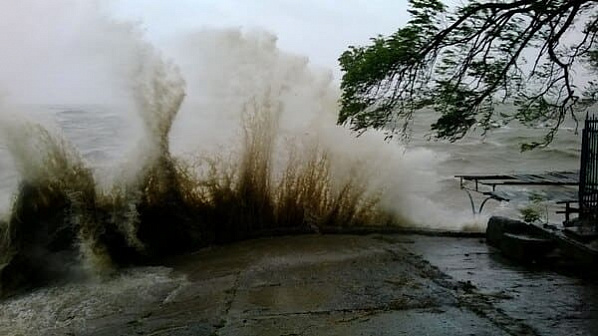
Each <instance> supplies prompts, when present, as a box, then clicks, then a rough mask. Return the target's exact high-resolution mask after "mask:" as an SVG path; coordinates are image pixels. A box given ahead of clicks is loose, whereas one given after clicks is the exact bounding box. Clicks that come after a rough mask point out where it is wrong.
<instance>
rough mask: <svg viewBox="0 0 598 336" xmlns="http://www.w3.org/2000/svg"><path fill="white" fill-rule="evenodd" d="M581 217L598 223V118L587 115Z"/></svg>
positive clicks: (584, 135) (582, 170) (581, 165)
mask: <svg viewBox="0 0 598 336" xmlns="http://www.w3.org/2000/svg"><path fill="white" fill-rule="evenodd" d="M579 218H580V219H581V220H582V221H584V222H586V223H588V222H589V223H591V224H594V225H596V224H597V223H598V221H597V219H598V119H597V118H596V117H594V116H592V117H586V121H585V126H584V129H583V133H582V142H581V164H580V170H579Z"/></svg>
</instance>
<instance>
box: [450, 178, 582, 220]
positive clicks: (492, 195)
mask: <svg viewBox="0 0 598 336" xmlns="http://www.w3.org/2000/svg"><path fill="white" fill-rule="evenodd" d="M455 177H456V178H459V180H460V182H459V186H460V188H461V189H462V190H464V191H465V192H466V193H467V195H468V196H469V200H470V203H471V209H472V212H473V213H474V214H479V213H481V212H482V210H483V209H484V205H486V203H487V202H488V201H489V200H496V201H500V202H509V201H512V200H529V199H530V198H533V197H540V198H541V199H544V200H548V201H553V202H555V203H557V204H565V211H558V212H557V213H564V214H565V217H566V221H567V222H568V221H569V220H570V217H569V216H570V214H571V213H573V212H576V211H578V209H577V208H574V207H572V206H571V204H573V203H577V202H578V194H579V192H578V190H577V189H576V190H573V189H572V188H571V187H573V186H578V185H579V171H553V172H544V173H511V174H473V175H465V174H462V175H456V176H455ZM507 186H519V187H523V186H552V187H563V188H551V189H545V190H533V191H529V190H522V189H510V188H505V187H507ZM498 187H501V188H498ZM471 192H475V193H479V194H482V195H484V196H485V197H486V198H485V199H484V200H483V201H482V203H481V204H480V206H479V208H478V209H476V206H475V202H474V198H473V196H472V194H471Z"/></svg>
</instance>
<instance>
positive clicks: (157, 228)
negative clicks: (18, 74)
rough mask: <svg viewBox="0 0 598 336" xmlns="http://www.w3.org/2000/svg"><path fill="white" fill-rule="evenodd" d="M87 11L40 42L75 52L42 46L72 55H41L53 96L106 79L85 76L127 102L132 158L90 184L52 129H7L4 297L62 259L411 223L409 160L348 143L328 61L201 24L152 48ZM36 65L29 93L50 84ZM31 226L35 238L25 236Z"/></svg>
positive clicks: (378, 147) (106, 95) (377, 143)
mask: <svg viewBox="0 0 598 336" xmlns="http://www.w3.org/2000/svg"><path fill="white" fill-rule="evenodd" d="M61 1H62V0H61ZM87 10H88V9H87ZM87 10H84V13H85V15H84V17H86V18H90V20H89V27H88V26H86V27H85V29H83V30H82V31H81V32H80V33H77V34H75V33H73V34H71V35H69V34H67V35H69V36H70V37H72V38H74V41H75V42H73V43H74V44H71V41H70V40H69V39H68V38H67V37H68V36H66V37H65V36H63V35H61V34H59V33H57V32H59V31H61V30H60V29H57V30H51V31H50V33H51V34H50V36H49V37H50V38H57V39H58V40H60V41H61V43H63V44H64V43H66V45H76V46H78V47H80V48H75V49H74V50H73V52H72V54H69V55H65V54H64V52H63V51H60V52H56V51H54V50H53V49H52V48H49V49H47V50H46V49H44V51H45V52H48V53H49V54H51V55H53V53H55V52H56V53H57V54H58V55H57V56H56V57H52V59H53V60H54V61H56V60H57V59H61V58H62V57H64V60H66V62H64V63H55V62H54V61H53V62H50V65H52V66H56V67H58V68H59V69H61V70H62V71H64V75H65V78H66V79H67V80H66V82H65V83H62V87H63V88H65V90H64V91H61V92H60V93H61V96H63V97H64V96H65V95H68V93H69V87H71V86H73V87H74V86H76V85H73V84H77V83H79V81H78V79H80V76H82V74H84V75H85V76H87V77H86V79H87V80H88V81H89V82H94V80H96V78H97V79H98V82H99V83H101V84H104V85H105V88H104V86H102V85H99V84H98V85H92V87H94V88H99V90H98V91H99V92H98V95H97V97H101V98H103V99H108V101H106V104H107V105H112V104H113V103H114V105H115V106H122V108H121V107H119V109H120V111H121V113H122V115H123V116H130V115H132V114H135V113H136V115H137V116H138V119H137V120H138V122H139V123H140V124H141V127H140V132H139V133H140V134H136V137H135V136H128V137H126V138H123V140H122V142H123V143H124V144H125V145H126V146H124V147H126V149H125V156H126V157H127V158H128V160H124V161H123V162H116V163H113V166H112V167H113V168H112V170H113V171H115V173H113V176H112V179H111V181H112V182H111V184H110V183H107V184H104V183H103V184H99V183H98V182H97V180H98V179H97V178H95V174H97V169H96V167H93V166H91V165H88V163H87V162H85V161H84V160H83V159H81V157H80V155H79V154H78V151H77V149H75V148H73V147H74V146H72V145H70V143H69V142H68V141H66V140H64V139H62V136H60V135H59V134H54V133H52V132H49V131H47V130H46V129H45V128H44V127H43V126H41V125H38V126H34V127H33V126H31V127H33V129H34V131H33V132H30V133H31V134H30V133H27V132H23V133H22V134H30V136H31V139H37V140H34V141H21V140H20V138H19V136H13V135H15V134H16V135H19V134H20V132H21V131H16V133H15V132H14V130H21V129H22V128H15V129H13V130H12V131H13V132H12V133H11V132H6V134H7V135H9V136H8V137H7V139H5V142H6V143H7V146H8V147H9V148H12V149H11V150H10V154H11V156H12V158H13V160H14V161H16V163H17V166H18V167H19V168H18V172H19V175H20V180H21V182H20V186H19V189H18V190H17V191H16V201H15V204H14V206H13V208H12V210H11V216H10V219H9V222H8V223H7V224H5V225H3V227H4V228H6V229H4V232H2V237H3V240H2V241H1V242H0V246H1V248H2V252H0V253H1V254H2V258H4V259H3V260H2V264H3V266H0V267H1V270H0V272H1V275H2V284H3V286H4V287H3V288H2V293H0V294H5V293H6V292H8V290H9V289H10V288H14V287H17V286H20V285H29V284H33V283H31V281H32V280H33V279H35V278H39V279H38V280H39V281H36V282H37V283H43V282H46V281H50V280H52V279H55V278H60V277H65V276H66V277H68V276H70V275H71V270H72V269H77V270H79V269H81V270H83V271H85V272H87V273H89V272H90V271H91V273H93V272H94V271H97V270H102V269H107V270H111V269H113V267H118V266H124V265H130V264H140V263H146V262H150V261H155V260H156V259H159V258H161V257H163V256H166V255H169V254H173V253H181V252H185V251H190V250H193V249H197V248H200V247H202V246H206V245H209V244H213V243H221V242H230V241H235V240H239V239H245V238H250V237H256V236H261V235H267V234H280V233H293V232H318V231H319V230H320V229H321V228H324V227H329V226H335V227H343V226H371V225H389V224H392V225H403V224H405V223H408V219H409V212H410V211H412V209H410V208H409V207H410V206H411V205H413V203H412V202H410V201H409V199H410V195H409V193H410V192H412V191H414V190H415V189H416V187H417V186H418V185H419V183H420V182H419V176H421V175H420V173H419V172H418V171H417V168H419V167H418V166H417V164H416V165H410V164H408V163H406V162H409V160H410V159H411V158H412V156H411V157H410V155H411V154H409V153H407V154H405V152H404V149H403V148H402V147H401V146H398V145H397V144H388V143H385V142H384V139H383V135H382V134H378V133H375V132H373V133H368V134H364V135H363V136H362V137H361V138H359V139H356V138H355V135H354V134H352V133H351V132H349V131H347V130H346V129H343V128H342V127H339V126H336V125H335V123H334V121H335V113H336V111H337V98H338V94H337V90H336V89H335V88H334V83H333V82H332V78H331V75H330V72H329V71H320V70H315V69H313V68H312V67H310V66H309V62H308V60H307V59H306V58H305V57H300V56H295V55H290V54H286V53H284V52H282V51H280V50H279V49H278V48H277V44H276V37H275V36H274V35H272V34H270V33H265V32H259V31H256V32H250V33H246V32H242V31H240V30H235V29H232V30H226V31H203V32H199V33H197V34H193V35H192V36H190V37H185V38H183V39H182V43H183V44H182V46H181V48H178V49H176V50H177V51H176V52H175V51H172V50H169V49H168V48H166V50H164V51H163V52H160V51H158V50H156V48H155V47H153V46H151V45H149V44H148V43H147V42H145V41H143V39H142V38H141V35H140V34H139V32H138V30H136V29H135V28H134V27H132V26H130V25H127V24H122V23H118V22H112V21H111V20H106V19H105V18H103V17H101V16H97V15H94V14H90V13H88V12H87ZM65 15H66V14H65ZM67 21H68V20H67ZM71 23H72V22H71ZM52 24H56V25H60V24H61V22H52ZM69 24H70V23H69ZM104 31H105V32H106V34H105V35H103V34H102V32H104ZM52 34H57V36H53V35H52ZM107 49H118V50H119V53H118V55H117V56H116V55H112V54H110V53H109V52H105V50H107ZM94 50H103V52H99V53H98V54H96V53H95V52H94ZM13 51H14V50H13ZM26 51H28V50H26ZM98 55H99V56H98ZM166 57H171V58H172V61H167V60H166V59H167V58H166ZM73 58H74V59H75V61H76V62H75V64H76V65H77V66H76V67H75V68H70V67H69V62H68V61H69V60H71V59H73ZM9 60H10V58H9ZM175 63H176V65H175ZM38 65H39V66H40V67H42V68H43V62H42V63H40V64H38ZM81 69H86V70H89V69H92V70H93V71H79V70H81ZM46 70H48V69H46ZM50 70H51V72H52V73H54V72H55V71H56V69H50ZM50 70H48V71H50ZM43 73H44V72H41V73H40V81H41V84H39V83H38V84H37V85H36V86H32V87H33V88H34V89H35V88H38V89H39V88H45V86H51V84H52V83H44V81H43V80H44V78H45V76H43ZM71 75H72V76H74V77H73V78H71ZM96 75H97V76H96ZM32 76H33V77H35V76H34V74H32ZM21 84H22V83H21ZM0 86H2V88H4V89H8V91H11V89H13V90H14V91H18V90H16V89H19V88H21V87H22V86H21V85H17V86H16V89H15V88H11V85H10V81H9V80H8V79H7V78H5V77H0ZM104 90H105V91H104ZM41 91H43V90H41ZM90 91H93V90H90ZM76 92H78V91H76ZM34 93H37V95H36V94H33V93H32V96H39V94H40V93H39V92H34ZM93 93H94V92H91V93H90V92H86V93H85V94H84V95H83V97H85V98H86V99H89V97H90V96H93ZM110 93H113V94H114V101H112V100H111V95H110ZM75 96H77V94H75ZM15 97H20V98H22V94H21V95H15ZM97 97H95V98H97ZM67 98H73V99H74V100H75V101H76V100H77V99H80V98H81V97H66V98H65V99H66V101H65V102H67V103H68V102H70V101H72V100H71V99H67ZM61 99H62V98H61ZM123 99H124V100H125V103H124V104H122V105H119V103H122V100H123ZM129 120H130V119H129ZM27 127H30V126H27ZM131 128H133V127H131ZM89 132H93V130H91V129H90V130H89ZM26 138H27V137H26ZM27 139H28V138H27ZM218 146H219V147H218ZM218 148H219V149H218ZM198 152H203V154H201V155H198V154H195V155H185V154H188V153H198ZM193 156H194V157H195V158H199V159H197V160H193V159H190V157H193ZM46 162H49V163H50V164H46ZM420 164H421V163H420ZM421 165H423V164H421ZM41 177H43V178H41ZM108 181H110V179H108ZM0 225H1V223H0ZM29 233H36V234H33V235H29ZM37 233H40V234H41V233H45V234H44V236H43V239H36V240H34V241H29V240H28V239H29V238H28V237H32V236H37ZM39 251H43V253H40V252H39ZM55 255H56V256H61V257H62V256H65V257H66V259H64V262H60V263H58V264H59V265H58V266H59V267H56V268H55V267H51V269H49V270H47V271H43V272H41V271H39V270H40V269H38V268H36V267H34V266H36V265H37V264H44V266H49V265H53V264H55V263H53V262H47V263H44V262H45V261H50V260H51V259H52V258H54V256H55ZM45 258H49V259H47V260H46V259H45ZM71 266H72V267H71ZM41 269H42V270H43V268H41ZM54 270H57V272H53V271H54ZM31 272H36V273H37V274H35V277H30V276H29V274H31Z"/></svg>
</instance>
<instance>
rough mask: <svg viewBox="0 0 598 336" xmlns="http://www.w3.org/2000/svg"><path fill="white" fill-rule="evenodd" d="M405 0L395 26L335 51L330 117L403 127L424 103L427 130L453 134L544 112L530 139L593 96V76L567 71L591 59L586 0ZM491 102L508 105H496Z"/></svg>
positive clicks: (532, 120)
mask: <svg viewBox="0 0 598 336" xmlns="http://www.w3.org/2000/svg"><path fill="white" fill-rule="evenodd" d="M409 4H410V9H409V13H410V15H411V19H410V21H409V22H408V23H407V24H406V25H405V26H404V27H403V28H401V29H399V30H398V31H397V32H396V33H394V34H392V35H390V36H388V37H383V36H378V37H376V38H373V39H372V40H371V45H369V46H362V47H355V46H351V47H349V49H348V50H347V51H345V52H344V53H343V54H342V55H341V56H340V58H339V62H340V65H341V69H342V71H343V72H344V74H343V78H342V83H341V88H342V97H341V111H340V114H339V118H338V122H339V123H341V124H348V125H350V126H351V128H352V129H354V130H356V131H365V130H367V129H369V128H374V129H383V130H385V131H387V134H388V136H390V137H392V136H394V135H397V134H401V135H405V134H408V132H406V131H407V130H408V129H409V125H410V123H411V121H412V117H413V113H414V112H415V111H418V110H420V109H422V108H426V107H428V108H433V109H434V110H436V111H437V112H439V113H440V116H439V118H438V120H437V121H436V122H435V123H433V124H432V130H433V131H434V132H435V135H436V137H438V138H444V139H449V140H451V141H454V140H457V139H460V138H462V137H463V136H464V135H465V134H466V133H467V131H468V130H470V129H471V128H472V127H473V126H476V125H477V126H480V127H482V129H483V130H484V131H487V130H489V129H490V128H492V121H493V120H494V118H496V117H500V118H503V119H504V120H506V121H511V120H519V121H521V122H522V123H524V124H526V125H533V124H536V123H538V122H545V121H549V122H550V123H551V127H550V129H549V131H548V132H547V134H546V136H545V138H544V139H542V140H541V141H539V142H535V143H532V144H528V145H527V146H528V148H530V147H535V146H538V145H543V144H547V143H550V141H552V139H553V137H554V135H555V133H556V131H557V130H558V128H559V126H560V125H561V124H562V122H563V121H564V119H565V118H566V116H567V115H570V116H571V117H572V118H573V119H574V120H577V119H575V113H574V112H575V111H577V110H578V109H582V108H584V107H588V106H589V105H591V104H592V103H593V102H594V101H595V98H596V97H598V94H597V92H598V84H596V83H593V82H589V83H588V84H587V85H583V86H584V87H581V88H580V87H578V86H579V83H577V82H576V81H574V77H575V75H576V72H579V71H584V70H587V69H588V68H592V65H593V66H594V67H593V68H597V66H598V51H596V48H595V43H596V39H597V37H598V1H596V0H593V1H590V0H511V1H508V0H503V1H501V0H493V1H474V0H468V1H467V2H466V4H465V5H462V6H460V7H456V8H453V9H451V8H449V7H447V6H446V5H445V4H443V3H442V2H441V1H438V0H410V1H409ZM588 65H590V66H588ZM576 84H577V85H576ZM501 102H502V103H506V102H508V103H511V104H513V105H514V106H515V109H514V110H513V112H512V113H497V112H496V106H497V103H501Z"/></svg>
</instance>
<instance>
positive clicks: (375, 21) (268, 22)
mask: <svg viewBox="0 0 598 336" xmlns="http://www.w3.org/2000/svg"><path fill="white" fill-rule="evenodd" d="M111 7H112V8H111V10H112V12H113V14H114V15H115V16H116V17H118V18H123V19H127V20H135V21H141V22H142V26H143V27H144V28H145V29H146V31H147V36H148V38H149V39H150V40H152V41H153V42H155V43H156V44H158V45H159V44H160V43H161V42H164V41H165V40H167V39H168V38H169V36H171V35H173V34H177V33H185V32H190V31H193V30H198V29H201V28H202V27H242V28H262V29H265V30H267V31H270V32H272V33H275V34H276V35H277V36H278V43H279V47H280V48H281V49H283V50H286V51H290V52H293V53H297V54H301V55H305V56H308V57H309V59H310V60H311V62H312V63H314V64H317V65H319V66H325V67H328V68H331V69H333V70H334V73H335V77H337V76H338V74H339V71H338V65H337V58H338V56H339V55H340V53H342V52H343V51H344V50H345V49H346V47H347V46H348V45H358V44H364V43H367V42H368V39H369V38H370V37H373V36H375V35H377V34H385V35H387V34H391V33H393V32H394V31H395V30H396V29H397V28H399V27H400V26H401V25H403V24H404V23H405V22H406V20H407V18H408V16H407V1H405V0H343V1H340V0H123V1H114V2H113V4H112V6H111Z"/></svg>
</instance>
